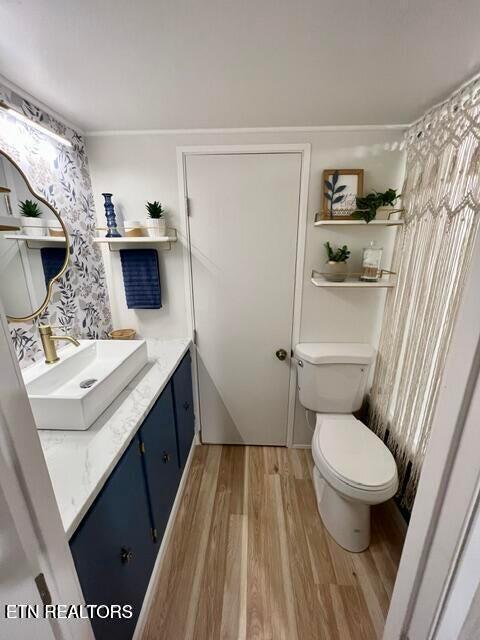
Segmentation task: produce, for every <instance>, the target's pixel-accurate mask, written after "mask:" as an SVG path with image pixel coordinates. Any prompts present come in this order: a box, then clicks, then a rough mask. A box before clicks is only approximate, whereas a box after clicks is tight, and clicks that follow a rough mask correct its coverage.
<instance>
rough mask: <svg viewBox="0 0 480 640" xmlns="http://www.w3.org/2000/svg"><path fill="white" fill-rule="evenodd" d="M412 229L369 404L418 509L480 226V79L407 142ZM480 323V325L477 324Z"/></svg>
mask: <svg viewBox="0 0 480 640" xmlns="http://www.w3.org/2000/svg"><path fill="white" fill-rule="evenodd" d="M406 150H407V163H406V176H405V183H404V187H403V190H402V199H403V206H404V207H405V225H404V227H401V228H400V229H401V230H400V231H398V232H397V240H396V245H395V251H394V258H393V264H394V266H393V270H394V271H396V272H397V274H398V283H397V287H396V288H395V289H393V290H392V291H390V293H389V294H388V298H387V302H386V308H385V315H384V321H383V329H382V335H381V338H380V346H379V354H378V359H377V367H376V371H375V376H374V381H373V387H372V391H371V396H370V426H371V428H372V429H373V430H374V431H375V432H376V433H377V434H378V435H379V436H380V437H381V438H383V439H384V441H385V442H386V444H387V446H388V447H389V448H390V450H391V451H392V453H393V454H394V456H395V458H396V460H397V464H398V469H399V476H400V485H399V487H400V488H399V495H398V497H399V499H400V505H401V506H402V507H403V508H404V509H405V510H406V511H411V508H412V505H413V501H414V498H415V493H416V489H417V484H418V479H419V475H420V471H421V468H422V462H423V459H424V456H425V451H426V448H427V444H428V439H429V436H430V432H431V430H432V429H434V428H435V425H434V424H432V422H433V414H434V410H435V404H436V400H437V396H438V391H439V385H440V380H441V376H442V372H443V369H444V365H445V359H446V355H447V351H448V345H449V342H450V337H451V334H452V329H453V325H454V322H455V318H456V315H457V311H458V308H459V304H460V301H461V297H462V291H463V287H464V282H465V277H466V274H467V272H468V268H469V264H470V259H471V255H472V249H473V246H474V242H475V239H476V234H477V232H478V227H479V220H480V81H479V80H477V81H475V82H472V83H470V85H468V86H467V87H466V88H464V89H463V90H461V91H459V92H458V93H457V94H455V95H454V96H453V97H452V98H450V99H449V100H448V101H447V102H446V103H444V104H443V105H441V106H439V107H436V108H434V109H432V110H431V111H430V112H428V113H427V114H426V115H425V117H424V118H423V119H422V121H421V122H419V123H417V124H416V125H414V126H413V127H412V128H411V129H410V130H409V131H408V132H407V135H406ZM479 321H480V319H479Z"/></svg>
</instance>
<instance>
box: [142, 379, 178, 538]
mask: <svg viewBox="0 0 480 640" xmlns="http://www.w3.org/2000/svg"><path fill="white" fill-rule="evenodd" d="M139 437H140V440H141V442H142V448H143V451H144V455H143V461H144V468H145V475H146V480H147V488H148V494H149V498H150V504H151V511H152V519H153V527H154V529H155V531H156V537H157V541H158V543H159V544H160V542H161V540H162V537H163V533H164V531H165V527H166V525H167V522H168V518H169V516H170V511H171V510H172V506H173V502H174V500H175V495H176V493H177V489H178V485H179V482H180V477H181V471H180V468H179V465H178V452H177V437H176V432H175V414H174V410H173V395H172V385H171V382H169V383H168V384H167V386H166V387H165V389H164V390H163V391H162V394H161V396H160V397H159V398H158V400H157V401H156V402H155V404H154V405H153V408H152V409H151V411H150V413H149V414H148V416H147V417H146V419H145V421H144V422H143V424H142V426H141V427H140V431H139ZM159 544H158V545H157V548H158V546H159Z"/></svg>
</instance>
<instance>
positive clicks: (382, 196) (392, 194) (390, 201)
mask: <svg viewBox="0 0 480 640" xmlns="http://www.w3.org/2000/svg"><path fill="white" fill-rule="evenodd" d="M399 198H400V194H399V193H398V194H397V190H396V189H387V190H386V191H384V192H383V193H382V192H380V191H372V192H371V193H369V194H367V195H366V196H362V197H357V199H356V205H357V208H356V210H355V211H354V213H353V214H352V217H353V218H355V219H357V220H365V222H367V223H368V222H371V221H372V220H374V219H375V218H376V217H377V214H378V213H379V212H380V211H382V213H383V215H382V218H388V217H389V215H390V214H391V213H393V212H394V211H395V209H394V206H395V203H396V202H397V200H398V199H399Z"/></svg>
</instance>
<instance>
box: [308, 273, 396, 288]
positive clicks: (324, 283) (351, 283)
mask: <svg viewBox="0 0 480 640" xmlns="http://www.w3.org/2000/svg"><path fill="white" fill-rule="evenodd" d="M311 281H312V284H314V285H315V286H316V287H330V288H346V289H391V288H393V287H394V286H395V285H396V278H395V276H392V275H390V276H383V277H381V278H379V279H378V280H377V282H364V281H363V280H359V278H358V275H355V276H348V277H347V279H346V280H344V282H331V281H330V280H326V279H325V276H324V275H322V274H321V273H320V272H319V271H316V270H315V269H314V270H313V271H312V277H311Z"/></svg>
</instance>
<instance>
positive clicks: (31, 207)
mask: <svg viewBox="0 0 480 640" xmlns="http://www.w3.org/2000/svg"><path fill="white" fill-rule="evenodd" d="M18 206H19V208H20V213H21V215H22V216H25V218H39V217H40V216H41V215H42V211H41V209H40V207H39V206H38V204H37V203H36V202H34V201H33V200H24V201H23V202H19V203H18Z"/></svg>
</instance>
